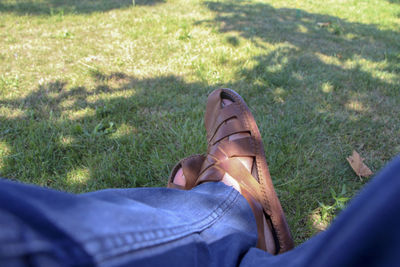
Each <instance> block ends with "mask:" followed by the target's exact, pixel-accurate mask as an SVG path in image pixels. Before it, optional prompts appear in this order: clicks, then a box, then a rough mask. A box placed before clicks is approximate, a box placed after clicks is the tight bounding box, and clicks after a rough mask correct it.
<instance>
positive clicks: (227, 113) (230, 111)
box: [207, 103, 240, 143]
mask: <svg viewBox="0 0 400 267" xmlns="http://www.w3.org/2000/svg"><path fill="white" fill-rule="evenodd" d="M239 110H240V109H239V108H238V106H237V105H236V104H235V103H232V104H231V105H229V106H226V107H224V108H221V109H220V111H219V115H218V117H216V116H214V117H212V118H209V119H208V124H210V128H208V129H207V141H208V142H209V143H210V141H211V139H212V137H213V136H214V135H215V133H216V132H217V130H218V128H219V127H220V125H221V124H222V123H224V122H226V121H228V120H230V119H233V118H238V117H239V116H240V112H239Z"/></svg>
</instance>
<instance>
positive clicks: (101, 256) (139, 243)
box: [83, 189, 239, 261]
mask: <svg viewBox="0 0 400 267" xmlns="http://www.w3.org/2000/svg"><path fill="white" fill-rule="evenodd" d="M238 196H239V192H238V191H236V190H235V189H231V192H230V193H229V195H228V196H227V197H226V198H225V200H224V201H223V202H221V203H220V204H219V205H218V206H217V207H216V208H215V209H214V210H213V211H212V212H211V213H210V214H209V215H207V216H205V217H204V218H201V219H199V220H197V221H195V222H193V223H190V224H186V225H180V226H174V227H171V228H167V229H153V230H148V231H141V232H126V233H119V234H117V235H112V236H108V237H107V236H106V237H98V238H95V239H90V240H87V241H84V244H83V245H84V247H85V248H86V250H87V252H88V253H90V254H91V255H92V256H93V257H94V258H96V259H97V260H98V261H103V260H106V259H107V258H112V257H116V256H118V255H120V254H123V253H128V252H129V251H132V250H138V249H142V248H144V247H149V246H155V245H160V244H162V243H165V242H170V241H173V240H177V239H180V238H183V237H185V236H188V235H191V234H193V233H196V232H201V231H203V230H204V229H206V228H208V227H210V226H212V225H213V224H215V222H216V221H218V220H219V219H220V218H221V217H222V216H223V215H224V214H225V213H226V212H227V211H229V210H230V208H231V207H232V206H233V205H234V204H235V203H236V202H237V200H238ZM99 243H100V244H99ZM93 248H94V249H93Z"/></svg>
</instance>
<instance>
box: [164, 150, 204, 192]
mask: <svg viewBox="0 0 400 267" xmlns="http://www.w3.org/2000/svg"><path fill="white" fill-rule="evenodd" d="M205 159H206V157H205V156H204V155H193V156H189V157H187V158H184V159H181V160H180V161H179V162H178V163H177V164H176V165H175V166H174V168H173V169H172V171H171V174H170V176H169V179H168V185H167V187H168V188H176V189H182V190H190V189H192V188H193V187H194V185H195V183H196V180H197V178H198V177H199V173H200V170H201V166H202V164H203V162H204V160H205ZM180 168H182V171H183V175H184V176H185V180H186V185H185V186H181V185H177V184H174V183H173V181H174V178H175V175H176V173H177V172H178V170H179V169H180Z"/></svg>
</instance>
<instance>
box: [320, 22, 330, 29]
mask: <svg viewBox="0 0 400 267" xmlns="http://www.w3.org/2000/svg"><path fill="white" fill-rule="evenodd" d="M317 25H318V27H320V28H323V27H328V26H329V25H331V23H330V22H317Z"/></svg>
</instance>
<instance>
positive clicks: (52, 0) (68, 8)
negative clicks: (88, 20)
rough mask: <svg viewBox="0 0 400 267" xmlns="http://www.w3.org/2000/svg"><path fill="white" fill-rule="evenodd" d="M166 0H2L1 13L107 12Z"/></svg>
mask: <svg viewBox="0 0 400 267" xmlns="http://www.w3.org/2000/svg"><path fill="white" fill-rule="evenodd" d="M163 2H164V0H136V1H132V0H70V1H63V0H45V1H32V0H22V1H4V0H0V13H2V12H6V13H15V14H20V15H53V14H60V13H62V14H68V13H77V14H79V13H92V12H105V11H109V10H113V9H121V8H128V7H131V6H133V5H156V4H159V3H163Z"/></svg>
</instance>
